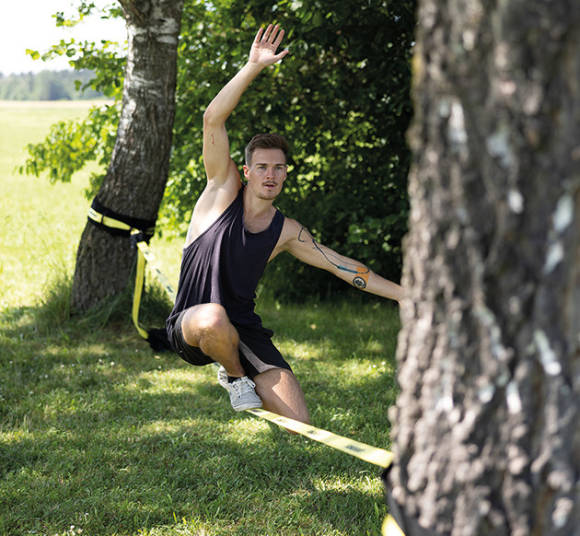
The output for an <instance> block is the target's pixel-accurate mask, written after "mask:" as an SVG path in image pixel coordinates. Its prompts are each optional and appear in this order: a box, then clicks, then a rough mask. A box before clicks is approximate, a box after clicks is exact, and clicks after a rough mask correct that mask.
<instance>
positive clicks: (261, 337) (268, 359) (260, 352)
mask: <svg viewBox="0 0 580 536" xmlns="http://www.w3.org/2000/svg"><path fill="white" fill-rule="evenodd" d="M185 312H186V311H182V312H181V313H180V314H179V316H178V317H177V318H176V319H175V324H174V327H173V329H172V330H169V333H168V335H169V342H170V343H171V346H172V348H173V350H174V351H175V352H176V353H177V354H178V355H179V357H181V359H183V360H185V361H187V362H188V363H190V364H192V365H196V366H203V365H209V364H210V363H214V360H213V359H212V358H211V357H209V356H208V355H206V354H204V353H203V352H202V351H201V348H198V347H197V346H190V345H189V344H187V343H186V342H185V339H184V338H183V331H182V330H181V322H182V320H183V315H184V314H185ZM235 328H236V330H237V331H238V334H239V336H240V347H239V352H240V363H241V365H242V367H243V368H244V370H245V371H246V374H247V375H248V376H249V377H250V378H253V377H254V376H257V375H258V374H260V373H262V372H266V371H267V370H270V369H274V368H284V369H287V370H289V371H292V369H291V368H290V365H288V363H286V361H285V360H284V358H283V357H282V354H281V353H280V352H279V351H278V349H277V348H276V347H275V346H274V344H273V343H272V339H271V337H272V332H271V331H269V330H267V329H265V328H257V329H256V328H247V327H244V326H235Z"/></svg>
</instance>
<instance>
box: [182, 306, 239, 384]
mask: <svg viewBox="0 0 580 536" xmlns="http://www.w3.org/2000/svg"><path fill="white" fill-rule="evenodd" d="M181 330H182V332H183V338H184V339H185V342H186V343H187V344H189V345H190V346H197V347H198V348H200V349H201V351H202V352H203V353H204V354H206V355H208V356H209V357H211V358H212V359H213V360H214V361H217V362H218V363H220V364H221V365H223V366H224V368H225V369H226V372H227V373H228V376H232V377H238V378H239V377H241V376H245V375H246V372H245V371H244V368H243V367H242V365H241V363H240V355H239V351H238V346H239V344H240V337H239V335H238V332H237V330H236V328H235V327H234V326H233V325H232V323H231V322H230V319H229V318H228V315H227V313H226V310H225V309H224V308H223V307H222V306H221V305H219V304H217V303H203V304H201V305H195V306H193V307H190V308H189V309H188V310H187V311H186V313H185V315H184V316H183V320H182V324H181Z"/></svg>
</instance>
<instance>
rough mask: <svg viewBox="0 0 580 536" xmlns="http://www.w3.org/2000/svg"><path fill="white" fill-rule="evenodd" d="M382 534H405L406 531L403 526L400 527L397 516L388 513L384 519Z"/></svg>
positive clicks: (398, 535) (385, 535)
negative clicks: (396, 519) (402, 528)
mask: <svg viewBox="0 0 580 536" xmlns="http://www.w3.org/2000/svg"><path fill="white" fill-rule="evenodd" d="M382 535H383V536H405V533H404V532H403V531H402V530H401V527H399V525H398V524H397V522H396V521H395V518H394V517H393V516H392V515H390V514H387V517H385V520H384V521H383V528H382Z"/></svg>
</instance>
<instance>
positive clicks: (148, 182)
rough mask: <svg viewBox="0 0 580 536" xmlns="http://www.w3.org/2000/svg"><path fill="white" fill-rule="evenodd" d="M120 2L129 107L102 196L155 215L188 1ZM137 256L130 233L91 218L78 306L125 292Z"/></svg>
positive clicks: (107, 202)
mask: <svg viewBox="0 0 580 536" xmlns="http://www.w3.org/2000/svg"><path fill="white" fill-rule="evenodd" d="M120 3H121V5H122V7H123V11H124V14H125V20H126V22H127V33H128V43H129V50H128V57H127V66H126V69H125V81H124V87H123V102H122V112H121V118H120V121H119V126H118V130H117V139H116V142H115V148H114V150H113V155H112V158H111V163H110V165H109V168H108V170H107V173H106V176H105V178H104V181H103V184H102V186H101V188H100V190H99V193H98V194H97V199H98V200H99V201H100V203H101V204H102V205H104V206H105V207H107V208H109V209H111V210H113V211H115V212H116V213H119V214H123V215H126V216H130V217H133V218H139V219H143V220H155V219H156V218H157V212H158V209H159V205H160V203H161V199H162V196H163V191H164V189H165V183H166V181H167V175H168V168H169V156H170V149H171V140H172V129H173V119H174V115H175V86H176V64H177V43H178V37H179V31H180V24H181V15H182V10H183V0H120ZM135 254H136V252H135V249H134V248H133V247H132V246H131V242H130V240H129V239H128V238H127V237H125V236H112V235H110V234H109V233H108V232H107V231H106V230H104V229H102V228H99V227H96V226H94V225H92V224H89V223H88V224H87V225H86V227H85V229H84V231H83V234H82V237H81V241H80V244H79V248H78V252H77V260H76V268H75V275H74V282H73V290H72V307H73V309H74V310H76V311H80V312H82V311H86V310H87V309H89V308H91V307H93V306H95V305H97V304H98V303H100V302H101V301H102V300H103V299H104V298H107V297H109V296H114V295H117V294H119V293H120V292H122V291H123V290H124V289H125V288H126V286H127V284H128V282H129V278H130V275H131V272H132V269H133V266H134V262H135Z"/></svg>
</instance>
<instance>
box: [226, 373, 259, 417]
mask: <svg viewBox="0 0 580 536" xmlns="http://www.w3.org/2000/svg"><path fill="white" fill-rule="evenodd" d="M217 378H218V383H219V384H220V385H221V386H222V387H223V388H224V389H225V390H226V391H227V392H228V393H229V394H230V402H231V404H232V408H234V410H236V411H244V410H246V409H252V408H261V407H262V400H261V399H260V397H259V396H258V395H257V394H256V391H255V387H256V384H255V383H254V382H253V381H252V380H250V378H248V377H247V376H242V377H241V378H238V379H237V380H234V381H233V382H231V383H230V382H229V381H228V375H227V373H226V369H225V368H224V367H220V368H219V370H218V373H217Z"/></svg>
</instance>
